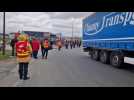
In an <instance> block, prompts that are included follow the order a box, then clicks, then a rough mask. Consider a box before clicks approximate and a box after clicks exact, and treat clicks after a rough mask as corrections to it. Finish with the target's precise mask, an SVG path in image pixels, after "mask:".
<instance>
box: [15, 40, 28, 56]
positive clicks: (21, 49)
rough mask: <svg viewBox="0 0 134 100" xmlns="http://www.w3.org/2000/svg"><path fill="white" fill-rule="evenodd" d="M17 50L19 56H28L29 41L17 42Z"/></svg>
mask: <svg viewBox="0 0 134 100" xmlns="http://www.w3.org/2000/svg"><path fill="white" fill-rule="evenodd" d="M16 52H17V57H20V58H23V57H28V56H29V53H28V43H27V42H18V43H17V44H16Z"/></svg>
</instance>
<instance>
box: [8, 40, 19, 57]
mask: <svg viewBox="0 0 134 100" xmlns="http://www.w3.org/2000/svg"><path fill="white" fill-rule="evenodd" d="M17 41H18V40H17V37H15V38H14V39H12V40H11V42H10V46H11V47H12V56H14V54H15V44H16V43H17Z"/></svg>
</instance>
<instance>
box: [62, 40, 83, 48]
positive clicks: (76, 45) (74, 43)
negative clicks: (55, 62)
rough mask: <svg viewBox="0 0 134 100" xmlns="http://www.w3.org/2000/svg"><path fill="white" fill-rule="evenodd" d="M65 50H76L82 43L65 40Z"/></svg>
mask: <svg viewBox="0 0 134 100" xmlns="http://www.w3.org/2000/svg"><path fill="white" fill-rule="evenodd" d="M64 45H65V48H66V49H68V48H69V46H70V48H71V49H72V48H75V47H80V46H81V41H80V40H70V41H69V40H65V43H64Z"/></svg>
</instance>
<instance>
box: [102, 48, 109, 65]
mask: <svg viewBox="0 0 134 100" xmlns="http://www.w3.org/2000/svg"><path fill="white" fill-rule="evenodd" d="M100 61H101V62H102V63H104V64H108V63H109V62H110V57H109V53H108V52H107V51H101V52H100Z"/></svg>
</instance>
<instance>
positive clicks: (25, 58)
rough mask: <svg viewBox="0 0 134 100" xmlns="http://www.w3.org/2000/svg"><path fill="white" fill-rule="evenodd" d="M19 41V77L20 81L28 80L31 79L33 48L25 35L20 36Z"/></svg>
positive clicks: (17, 50) (17, 44)
mask: <svg viewBox="0 0 134 100" xmlns="http://www.w3.org/2000/svg"><path fill="white" fill-rule="evenodd" d="M18 40H19V41H18V42H17V43H16V53H17V61H18V63H19V71H18V72H19V77H20V80H22V79H23V80H27V79H30V77H28V64H29V62H30V58H31V53H32V47H31V45H30V43H29V42H28V37H27V36H26V35H25V34H22V35H19V37H18Z"/></svg>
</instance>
